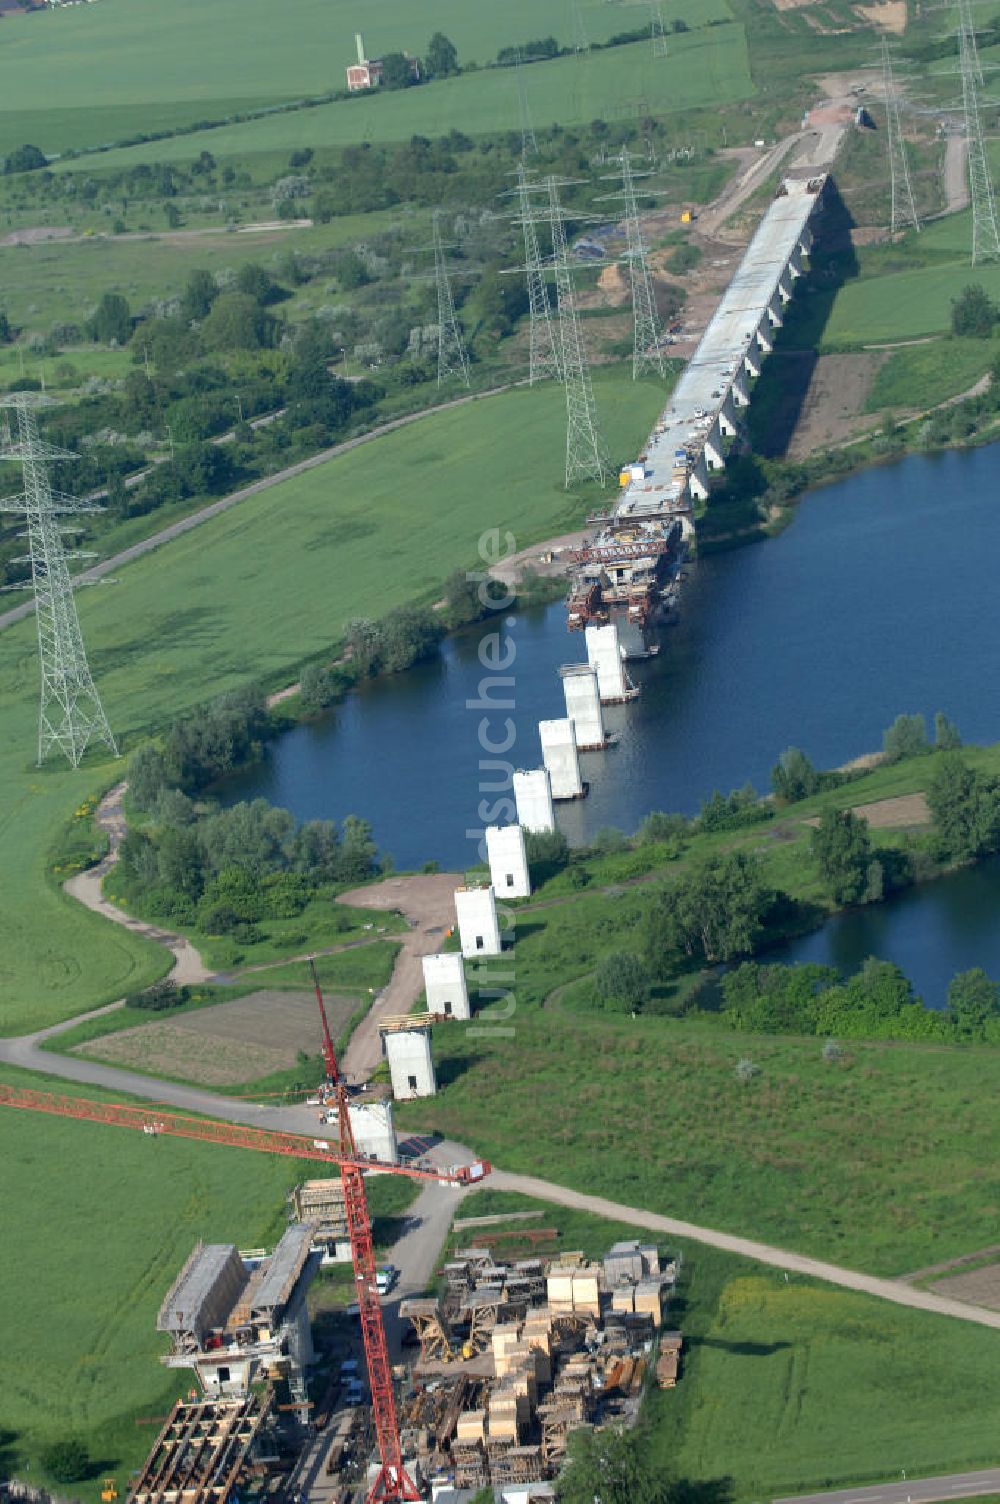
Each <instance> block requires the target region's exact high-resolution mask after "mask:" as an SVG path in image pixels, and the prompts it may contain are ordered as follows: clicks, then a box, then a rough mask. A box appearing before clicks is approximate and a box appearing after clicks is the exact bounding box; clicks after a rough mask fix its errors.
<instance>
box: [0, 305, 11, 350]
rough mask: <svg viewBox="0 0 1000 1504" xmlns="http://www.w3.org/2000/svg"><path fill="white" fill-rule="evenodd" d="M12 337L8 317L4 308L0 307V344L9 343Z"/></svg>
mask: <svg viewBox="0 0 1000 1504" xmlns="http://www.w3.org/2000/svg"><path fill="white" fill-rule="evenodd" d="M13 338H14V336H13V334H12V333H11V327H10V319H9V318H8V317H7V310H6V309H5V308H0V345H9V344H10V342H11V340H12V339H13Z"/></svg>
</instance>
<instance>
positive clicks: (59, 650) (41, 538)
mask: <svg viewBox="0 0 1000 1504" xmlns="http://www.w3.org/2000/svg"><path fill="white" fill-rule="evenodd" d="M37 402H38V399H37V398H36V397H35V396H34V395H33V394H32V393H30V392H15V393H14V394H13V395H12V396H9V397H3V398H0V407H5V408H12V409H13V410H14V413H15V415H16V418H17V439H16V440H14V441H13V442H12V443H10V444H9V445H8V446H7V448H6V449H5V450H4V451H3V452H2V455H0V457H2V458H3V459H8V460H15V461H18V462H19V463H20V465H21V471H22V475H23V479H24V490H23V493H22V495H20V496H10V497H7V498H5V499H4V500H2V501H0V512H20V513H23V515H24V517H25V520H26V523H27V534H26V536H27V539H28V557H27V559H26V560H25V561H24V562H26V563H30V565H31V583H32V586H33V588H34V592H35V616H36V619H37V622H38V652H39V658H40V660H41V670H42V690H41V704H40V707H39V713H38V763H39V766H41V764H42V763H43V762H44V761H45V759H46V757H47V756H48V754H49V752H50V751H51V750H52V748H53V747H58V748H59V749H60V751H61V752H63V753H65V755H66V757H67V758H68V759H69V761H70V763H71V764H72V765H73V767H74V768H76V767H79V764H80V759H81V758H82V757H83V754H84V752H86V750H87V748H88V746H89V745H90V743H91V742H94V741H99V742H103V743H104V745H105V746H106V747H108V749H109V750H110V751H111V752H112V753H113V754H114V756H115V757H117V756H118V748H117V746H116V745H115V739H114V737H113V736H112V734H111V728H110V726H109V725H108V720H107V717H106V715H105V714H104V707H103V706H102V704H101V701H100V696H99V695H98V693H97V690H96V689H95V687H94V681H93V679H92V678H91V675H90V667H89V665H88V663H87V654H86V651H85V649H84V646H83V635H82V633H81V631H80V619H79V617H78V616H77V611H76V601H75V600H74V599H73V581H72V579H71V577H70V572H69V568H68V562H67V561H68V560H69V559H71V558H83V557H86V556H85V555H81V554H78V553H67V551H66V546H65V543H64V540H63V534H62V528H61V526H60V523H59V518H60V517H65V516H74V515H79V514H81V513H85V512H99V511H100V510H101V509H100V507H96V506H94V505H93V503H91V502H86V501H81V500H79V499H78V498H77V497H75V496H63V495H60V494H59V492H53V490H52V487H51V485H50V483H49V472H48V462H49V461H50V460H63V459H75V458H76V456H75V455H73V454H71V453H70V452H69V451H68V450H65V449H56V448H55V447H54V446H53V445H51V444H45V443H43V442H42V440H41V439H40V438H39V437H38V423H37V419H36V416H35V406H36V405H37Z"/></svg>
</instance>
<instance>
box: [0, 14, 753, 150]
mask: <svg viewBox="0 0 1000 1504" xmlns="http://www.w3.org/2000/svg"><path fill="white" fill-rule="evenodd" d="M579 9H580V13H581V17H582V21H583V25H584V27H585V29H586V32H587V35H588V37H589V39H590V40H591V41H594V42H603V41H606V40H607V39H608V38H609V37H610V36H611V35H613V34H614V33H616V32H621V31H627V30H633V29H639V28H643V27H645V28H648V26H649V10H648V7H647V6H645V5H643V4H633V5H629V4H625V5H614V6H610V5H607V4H605V3H603V0H580V5H579ZM678 14H683V17H684V19H685V20H686V21H687V22H688V25H689V26H691V27H697V26H702V25H704V24H705V23H706V22H708V21H713V20H714V21H722V20H730V19H731V18H732V12H731V11H730V9H729V6H728V5H727V4H726V0H685V3H684V5H683V7H682V8H681V10H680V11H679V12H678ZM359 25H361V26H362V29H363V31H364V39H365V45H366V51H367V52H368V53H369V55H371V56H373V57H378V56H380V55H382V54H383V53H385V52H389V51H399V50H407V51H409V52H411V53H414V54H417V55H419V56H423V54H424V52H425V51H426V48H427V43H428V41H429V39H430V37H431V35H432V33H433V32H434V31H437V30H441V31H444V32H445V33H446V34H447V35H448V36H449V37H451V39H452V41H454V43H455V45H456V47H457V49H458V54H459V60H460V62H461V63H462V64H463V66H465V65H468V64H469V63H470V62H476V63H479V64H480V65H484V64H487V63H489V62H490V61H491V60H492V59H493V58H494V57H495V56H496V54H497V52H498V51H499V49H500V48H501V47H504V46H511V45H515V44H517V43H521V44H524V43H526V42H528V41H530V40H531V39H532V38H535V37H544V36H546V35H550V34H551V35H554V36H555V38H556V40H557V41H558V42H559V44H560V45H561V46H563V47H567V46H570V45H572V41H573V37H572V35H571V32H572V17H571V12H570V10H569V7H568V6H567V5H566V4H565V3H564V0H505V4H504V5H502V6H491V5H477V6H469V5H467V4H464V3H462V0H428V3H426V4H422V5H419V6H418V5H416V4H414V3H413V0H383V3H381V4H380V5H379V6H378V7H377V9H376V10H375V11H368V10H365V11H359V9H358V8H357V6H352V5H351V4H349V3H348V0H332V3H331V0H297V3H296V6H295V11H294V15H293V16H291V17H289V18H288V20H287V21H286V20H285V19H284V18H283V17H282V16H281V15H280V14H279V13H278V12H276V11H275V9H274V7H273V6H272V5H269V4H268V3H267V0H218V3H217V4H215V5H213V6H212V7H210V8H209V9H206V7H205V6H203V5H200V4H199V3H198V0H150V3H147V4H145V5H144V6H143V7H142V9H141V10H136V9H135V7H134V6H132V5H130V4H129V3H128V0H101V4H100V5H99V6H94V7H82V6H81V7H79V8H77V7H68V8H66V9H63V10H60V11H57V12H56V13H54V14H49V13H46V14H44V15H42V16H32V17H28V18H26V19H25V20H24V21H22V20H21V19H20V18H19V19H18V24H17V25H16V26H14V25H11V26H9V27H5V28H4V33H3V36H2V37H0V99H2V100H3V108H2V109H0V152H5V151H9V150H10V149H11V148H12V147H14V146H16V145H18V144H20V143H21V142H22V141H25V140H27V141H33V142H36V143H37V144H39V145H40V146H41V147H42V148H43V149H44V150H46V151H49V152H58V151H62V150H65V149H66V148H68V147H74V148H77V149H79V148H81V147H92V146H98V145H101V144H103V143H105V142H108V141H113V140H116V139H120V138H121V137H122V136H124V135H127V134H132V133H134V132H139V131H154V130H158V129H169V128H172V127H176V126H185V125H189V124H191V123H193V122H196V121H198V120H199V119H201V120H204V119H206V118H209V119H219V118H220V117H223V116H225V115H226V114H228V113H231V112H236V111H241V110H246V109H253V108H256V107H258V106H261V105H266V104H275V103H278V102H280V101H282V100H294V99H301V98H303V97H306V96H309V95H316V94H324V93H327V92H329V91H331V90H334V89H343V88H344V87H345V75H344V69H345V67H346V65H347V64H348V63H350V62H352V61H353V60H354V58H355V42H354V36H355V32H356V31H357V30H358V27H359ZM732 30H733V32H734V33H735V34H736V35H737V36H741V35H742V28H737V27H735V26H734V27H733V28H732ZM709 35H710V36H711V37H712V38H713V42H712V47H713V50H714V46H715V34H714V33H709ZM717 35H718V37H722V36H723V35H724V32H723V30H721V29H720V31H719V33H718V34H717ZM687 41H688V39H687V38H681V39H680V43H678V45H677V47H676V51H675V56H676V57H677V58H678V59H679V58H681V57H682V56H683V55H684V52H685V49H684V46H682V45H681V43H687ZM719 47H720V49H721V50H722V52H726V48H727V44H726V43H725V42H720V43H719ZM622 50H623V49H616V58H617V53H618V52H621V51H622ZM645 50H646V53H647V55H648V56H649V57H650V60H651V61H652V53H651V48H650V47H649V46H647V47H646V49H645ZM595 58H596V55H595ZM567 61H568V63H569V64H570V66H571V67H573V68H575V67H576V59H575V58H571V59H568V60H567ZM636 62H637V58H636V57H635V56H633V59H632V66H631V69H629V70H625V69H624V67H623V63H622V61H620V60H617V61H616V62H613V63H612V64H611V67H610V68H609V69H608V70H606V71H604V70H602V68H598V67H596V66H593V64H592V63H591V60H590V59H589V58H584V59H583V62H582V65H581V68H580V82H581V85H582V86H581V87H574V86H572V85H570V84H569V83H568V82H567V79H566V76H565V75H564V71H563V70H562V68H561V65H557V66H556V68H555V69H552V66H551V65H546V66H547V71H548V70H551V71H550V78H551V79H552V80H553V82H552V83H551V84H550V85H548V87H547V90H546V91H545V92H548V93H550V94H551V95H552V97H553V106H554V115H553V117H552V118H559V119H560V120H561V123H562V124H564V125H570V124H572V123H574V122H575V120H576V119H578V118H579V119H590V118H592V117H593V115H594V114H599V113H601V107H602V106H603V105H607V104H609V103H613V102H614V101H615V100H616V99H617V98H619V97H620V95H619V93H618V92H617V89H618V88H619V87H620V85H621V83H622V81H623V79H624V77H625V72H626V71H630V72H631V73H633V74H634V73H635V72H636V71H637V70H636ZM540 66H541V65H540ZM688 69H690V59H689V62H688ZM638 71H639V72H642V69H641V65H640V68H639V70H638ZM660 71H661V72H662V74H663V77H664V84H663V89H664V94H665V97H667V98H671V99H672V96H673V94H674V92H675V84H676V82H677V81H680V80H683V79H684V74H685V69H684V68H683V67H682V66H680V64H679V63H676V62H675V63H671V62H670V61H669V60H668V62H667V64H666V65H665V66H662V63H661V69H660ZM730 74H731V75H732V78H733V79H734V80H735V79H736V78H737V77H740V75H742V84H743V88H744V91H745V92H749V81H748V79H747V77H746V69H745V62H744V64H743V66H742V68H741V67H740V66H739V65H738V64H733V63H729V64H727V65H725V66H723V67H722V68H721V69H720V70H719V73H718V77H716V75H715V73H714V71H710V72H708V73H705V74H704V76H703V80H702V82H703V84H705V85H709V84H716V83H720V82H724V81H725V80H727V79H728V78H729V77H730ZM494 79H495V80H496V81H497V83H498V84H499V85H500V87H499V88H498V89H496V91H495V92H494V89H493V87H492V86H493V84H494ZM457 83H458V84H461V85H464V87H463V88H462V89H461V90H460V91H459V94H460V96H461V98H462V100H463V103H462V104H461V105H456V104H455V103H454V102H453V101H454V98H455V81H451V82H442V83H440V84H436V85H435V86H434V87H433V89H430V88H426V87H424V88H421V89H420V91H419V98H420V100H421V103H419V104H413V103H411V101H410V99H409V98H407V97H406V96H405V95H400V96H398V98H399V99H400V100H403V99H406V103H405V104H404V105H403V108H402V112H401V113H400V110H399V107H398V106H397V104H396V100H395V99H392V98H390V99H387V100H380V101H373V100H368V99H366V100H360V101H352V102H350V103H347V102H339V103H338V104H337V105H336V106H334V107H333V108H334V109H335V110H336V111H337V112H338V113H339V114H340V115H342V116H344V117H345V120H344V123H343V124H334V125H333V126H331V127H327V128H326V130H327V131H329V130H332V131H333V132H335V135H333V136H332V137H330V139H336V140H344V141H349V140H360V139H364V138H365V137H366V136H367V137H369V138H373V135H378V134H381V139H386V140H394V139H404V138H406V137H408V136H409V135H410V134H411V133H412V131H415V130H419V131H423V130H426V128H427V127H426V121H427V120H428V119H430V118H431V117H433V125H434V127H435V128H434V129H433V130H431V131H430V132H429V133H430V134H442V133H443V132H444V131H446V130H447V129H449V127H450V125H451V124H452V123H453V118H454V123H455V124H457V125H459V126H460V127H461V128H462V129H465V130H488V129H491V128H493V127H492V124H491V122H495V118H496V98H497V97H499V95H500V94H509V95H511V97H512V103H509V104H508V105H507V107H506V109H507V117H508V118H506V119H505V120H504V121H503V125H504V126H505V125H508V124H509V125H511V126H512V127H513V126H516V124H517V100H516V95H514V92H513V82H512V76H511V75H510V74H509V73H508V72H507V71H506V70H501V71H499V72H498V73H497V74H495V75H494V74H490V75H488V76H487V77H486V78H483V77H482V76H480V77H475V76H473V77H470V78H468V79H467V80H462V79H459V80H457ZM646 83H647V80H646V78H645V76H643V78H642V81H641V84H640V80H639V78H636V79H635V87H634V90H633V91H632V92H634V93H636V94H641V93H644V92H648V90H647V88H646ZM588 89H590V90H591V102H592V105H593V108H591V109H590V111H589V113H588V114H586V115H574V116H572V117H571V116H570V115H569V113H568V109H569V108H571V107H574V106H575V108H576V109H577V110H579V109H580V108H582V107H583V104H584V101H585V100H586V98H587V90H588ZM681 90H682V95H683V97H682V99H681V100H680V101H678V102H677V103H672V104H671V105H670V106H669V107H672V108H678V107H680V106H681V105H683V104H685V103H695V102H699V101H696V99H695V96H694V95H693V94H692V93H690V92H689V91H690V84H685V83H683V82H682V83H681ZM417 97H418V96H417V95H415V96H414V99H416V98H417ZM730 97H732V96H730ZM42 99H43V100H45V101H46V103H45V104H44V105H42V106H40V104H39V101H40V100H42ZM55 100H57V101H58V105H54V104H51V103H48V101H55ZM109 101H113V103H109ZM435 101H439V102H438V103H435ZM470 101H471V112H470ZM373 105H376V106H383V105H386V106H388V109H386V110H384V111H383V109H381V108H378V109H377V111H376V110H373V108H372V106H373ZM411 110H412V111H413V114H412V122H411V114H410V111H411ZM463 112H464V113H463ZM307 114H308V115H310V116H312V117H313V118H315V119H317V120H318V119H320V118H323V117H321V115H320V114H319V112H316V111H309V112H307ZM480 116H481V119H482V123H479V120H478V119H477V117H480ZM404 117H405V121H404ZM422 121H423V122H424V123H421V122H422ZM359 122H360V123H359ZM272 123H273V124H274V125H276V126H277V125H278V121H274V122H272ZM542 123H548V122H547V121H544V122H543V120H542V119H541V118H539V119H537V120H536V124H542ZM264 124H265V125H267V124H268V122H264ZM325 139H327V135H326V134H324V135H322V136H317V138H316V140H317V141H320V140H325ZM313 144H316V143H315V142H314V143H313ZM199 149H200V146H198V147H196V148H195V154H197V150H199ZM211 149H212V151H213V152H214V151H215V147H214V146H213V147H212V148H211ZM222 149H223V150H228V149H229V148H228V147H223V148H222Z"/></svg>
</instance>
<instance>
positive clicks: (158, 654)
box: [0, 371, 663, 1034]
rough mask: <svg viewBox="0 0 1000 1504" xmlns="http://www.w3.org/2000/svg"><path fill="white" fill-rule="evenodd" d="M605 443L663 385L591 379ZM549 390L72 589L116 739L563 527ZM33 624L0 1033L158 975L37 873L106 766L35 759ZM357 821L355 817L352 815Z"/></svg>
mask: <svg viewBox="0 0 1000 1504" xmlns="http://www.w3.org/2000/svg"><path fill="white" fill-rule="evenodd" d="M595 388H596V392H597V398H598V402H599V404H600V407H601V412H602V417H603V420H604V423H605V426H606V429H607V433H608V439H609V442H610V445H611V450H612V453H613V454H614V455H615V456H616V457H618V456H621V455H624V454H631V453H634V452H635V450H636V446H637V445H639V444H640V443H641V442H642V440H643V438H644V437H645V436H646V434H647V433H648V431H649V428H650V426H651V423H652V421H653V418H654V416H655V414H656V413H657V411H658V410H659V408H660V406H661V404H662V401H663V389H662V387H660V386H658V385H657V384H656V383H654V382H651V381H644V382H640V383H638V384H633V382H632V381H631V379H630V377H629V376H628V375H627V374H626V373H625V372H624V371H604V372H599V373H598V374H597V376H596V379H595ZM564 432H565V412H564V396H563V392H562V389H561V388H560V387H558V386H554V385H553V386H544V387H541V388H537V389H536V390H535V391H527V390H518V391H515V392H509V393H505V394H503V395H501V396H498V397H493V398H488V399H484V400H483V401H482V402H479V403H476V404H474V405H472V406H471V407H465V408H461V409H456V410H454V411H452V412H446V413H441V414H438V415H435V416H433V417H430V418H427V419H425V420H423V421H422V422H420V423H418V424H414V425H412V426H411V427H409V428H407V429H404V430H401V431H399V432H397V433H393V434H389V435H386V436H385V437H384V438H381V439H379V440H378V441H377V443H376V444H374V445H370V446H367V447H365V448H362V449H359V450H356V451H354V452H352V453H349V454H346V455H343V456H340V457H338V458H337V459H335V460H332V461H330V462H329V463H328V464H326V465H324V466H322V467H320V468H318V469H316V470H313V471H311V472H309V473H308V474H306V475H304V476H301V477H298V478H297V479H295V480H293V481H289V482H287V483H286V484H284V485H281V486H275V487H273V488H271V489H269V490H267V491H265V492H262V493H261V494H260V495H259V496H256V497H253V498H251V499H250V500H248V501H246V502H243V503H241V504H240V506H239V507H235V508H233V509H232V510H231V511H229V512H227V513H225V514H224V515H223V516H221V517H218V518H215V519H213V520H212V521H210V522H208V523H205V524H204V525H203V526H202V527H200V528H198V529H196V530H195V531H194V532H192V533H189V534H187V535H186V536H185V537H183V538H180V539H177V540H175V541H174V542H172V543H170V544H169V545H166V546H165V547H164V548H162V549H160V550H158V551H157V552H156V553H155V554H151V555H147V556H146V557H145V558H144V559H141V560H138V561H136V562H135V563H133V564H131V565H129V566H127V567H126V568H123V569H122V570H121V571H120V572H119V574H118V576H117V578H118V583H117V584H116V585H115V586H113V587H109V588H107V589H100V590H97V589H95V590H90V591H84V592H81V595H80V599H79V609H80V617H81V621H82V625H83V632H84V638H85V641H86V643H87V647H88V652H89V655H90V662H91V666H92V668H93V670H94V673H95V677H96V680H97V682H98V684H99V685H100V688H101V693H102V696H103V699H104V704H105V708H106V710H107V712H108V716H109V718H110V721H111V725H112V726H113V728H114V729H115V732H116V734H117V735H118V736H119V737H120V738H121V739H122V741H123V742H124V744H125V746H126V748H127V747H128V746H130V745H132V746H134V745H135V744H136V742H137V740H138V739H139V738H140V737H141V736H142V735H145V734H146V733H147V732H148V731H150V730H153V729H156V728H159V727H160V726H162V725H163V724H164V723H165V722H166V721H168V720H169V719H170V718H171V717H173V716H175V715H177V714H178V713H179V712H181V711H183V710H184V709H186V708H188V707H190V706H192V705H195V704H197V703H199V702H200V701H204V700H206V699H209V698H211V697H212V696H213V695H216V694H220V693H222V692H223V691H224V690H226V689H229V688H232V687H233V686H234V685H237V684H240V683H245V682H247V681H248V680H251V679H261V680H263V681H265V682H266V683H267V684H268V685H272V686H277V685H278V684H279V683H281V682H285V681H287V680H288V679H290V678H292V677H293V676H294V673H295V671H296V669H297V668H298V666H299V665H300V664H301V663H302V662H303V660H305V659H306V658H308V657H310V656H313V655H317V654H322V653H324V652H325V651H328V650H329V649H330V648H331V647H332V645H333V644H334V643H335V642H336V641H337V639H338V638H339V637H340V635H341V633H342V631H343V628H344V624H345V623H346V622H347V621H349V620H350V619H351V617H353V616H361V615H372V616H379V615H382V614H383V613H384V612H386V611H388V610H389V609H391V608H392V607H393V606H397V605H400V604H402V603H403V602H404V601H409V600H413V599H421V600H425V601H428V600H432V599H434V598H435V594H436V591H437V589H438V587H439V586H440V584H441V582H442V581H443V580H444V578H445V577H446V576H447V575H448V573H449V572H450V571H451V570H452V569H455V568H466V567H474V566H475V564H476V562H477V544H478V539H479V538H480V536H481V534H482V533H483V531H484V530H487V529H490V528H496V527H499V528H500V529H501V530H506V529H510V530H512V531H513V532H514V534H515V536H516V537H517V540H518V546H526V545H527V544H529V543H531V542H534V541H538V540H540V539H542V538H545V537H551V536H553V535H554V534H556V533H558V532H562V531H565V530H566V529H567V527H569V526H572V525H574V524H575V523H577V522H578V521H579V520H580V519H581V518H582V516H583V515H584V514H585V512H586V510H587V509H588V508H589V506H590V505H592V504H593V500H594V495H593V494H590V495H584V494H581V495H574V494H573V493H567V492H566V491H565V490H564V489H563V484H562V468H563V444H564ZM37 695H38V662H37V648H36V643H35V630H34V624H33V623H32V622H31V621H30V620H27V621H24V622H21V623H19V624H18V625H16V626H14V627H12V628H10V629H8V630H7V631H6V632H4V633H3V634H0V779H2V782H3V787H4V790H5V798H4V800H3V802H2V806H0V840H2V841H3V845H4V851H5V857H6V860H5V862H4V864H3V870H2V872H0V908H2V911H3V914H4V926H3V931H2V935H0V1032H2V1033H9V1034H16V1033H21V1032H23V1031H25V1030H27V1029H30V1028H33V1027H35V1028H40V1027H42V1026H44V1025H46V1024H49V1023H55V1022H56V1021H58V1020H60V1019H63V1018H68V1017H71V1016H72V1015H73V1014H75V1013H79V1012H82V1011H83V1010H84V1009H86V1008H89V1007H93V1006H95V1005H97V1004H99V1003H101V1002H106V1001H108V1000H110V999H113V998H116V997H120V996H121V995H122V993H123V992H126V991H131V990H134V989H135V988H136V987H137V986H139V985H142V984H144V983H146V982H148V981H151V980H152V979H153V978H154V977H155V976H157V975H159V974H161V973H162V971H163V970H164V969H165V966H166V958H165V956H164V952H163V951H162V949H161V947H159V946H156V945H153V944H150V943H149V942H145V941H142V940H140V939H138V938H137V937H135V936H133V935H132V934H130V933H129V932H128V931H126V930H123V929H121V928H120V927H118V926H112V925H110V924H108V923H107V922H105V921H103V920H100V919H97V918H95V917H94V916H92V915H91V914H89V913H88V912H86V911H84V910H83V909H82V908H81V907H80V905H78V904H77V903H75V902H74V901H73V900H71V899H69V898H67V897H66V896H65V895H64V894H63V893H62V892H61V891H60V890H59V889H58V888H57V887H56V885H55V883H54V880H53V879H52V878H51V876H50V874H49V866H50V862H51V851H52V847H53V843H54V841H56V839H57V838H58V837H59V836H60V833H61V831H62V830H63V828H64V825H65V822H66V821H67V820H70V819H71V818H72V817H73V813H74V810H75V809H77V808H79V807H80V806H81V805H82V802H83V800H84V798H85V797H86V796H88V795H91V794H93V793H94V792H95V791H97V790H99V789H101V788H104V787H106V786H107V785H108V784H109V783H110V782H111V781H112V780H113V779H114V778H115V777H117V776H118V775H119V772H120V767H121V765H120V764H115V763H113V762H111V761H110V760H107V759H102V758H101V756H100V755H99V754H98V753H93V754H91V757H90V758H88V760H87V762H86V764H85V766H84V767H83V769H81V770H80V771H78V772H75V773H74V772H73V771H72V770H70V769H69V768H68V767H67V766H66V765H65V764H62V765H60V763H59V762H58V761H57V760H56V759H55V758H53V759H52V760H51V761H50V762H48V763H47V764H46V765H45V767H44V768H41V769H39V768H36V767H35V766H34V756H35V745H36V734H37V733H36V724H37V714H38V710H37ZM358 813H359V814H361V815H363V814H364V811H363V810H359V811H358Z"/></svg>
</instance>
